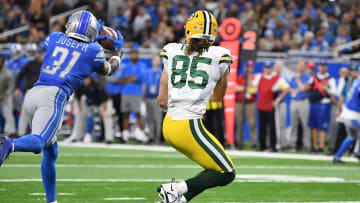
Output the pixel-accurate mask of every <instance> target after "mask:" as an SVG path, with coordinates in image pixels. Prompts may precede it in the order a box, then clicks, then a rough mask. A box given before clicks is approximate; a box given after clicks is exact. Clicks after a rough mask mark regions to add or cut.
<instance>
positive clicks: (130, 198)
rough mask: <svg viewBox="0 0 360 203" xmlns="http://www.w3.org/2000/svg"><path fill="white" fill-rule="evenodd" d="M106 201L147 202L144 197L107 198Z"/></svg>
mask: <svg viewBox="0 0 360 203" xmlns="http://www.w3.org/2000/svg"><path fill="white" fill-rule="evenodd" d="M104 200H120V201H121V200H123V201H125V200H146V198H144V197H107V198H104Z"/></svg>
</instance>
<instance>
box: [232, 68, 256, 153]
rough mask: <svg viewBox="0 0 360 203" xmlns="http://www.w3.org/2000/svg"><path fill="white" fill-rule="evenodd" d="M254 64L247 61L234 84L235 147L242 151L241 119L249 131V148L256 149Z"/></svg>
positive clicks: (242, 132) (242, 131) (242, 129)
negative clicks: (246, 123)
mask: <svg viewBox="0 0 360 203" xmlns="http://www.w3.org/2000/svg"><path fill="white" fill-rule="evenodd" d="M253 71H254V62H253V61H248V62H247V63H246V66H245V70H244V74H243V75H240V76H239V77H238V79H237V82H236V106H235V113H236V126H237V127H236V142H235V146H236V147H237V148H238V149H242V148H243V146H244V136H243V134H244V126H243V119H247V121H248V124H249V129H250V138H251V148H253V149H256V144H257V133H256V87H255V86H254V84H253V82H254V80H255V75H254V74H253ZM245 73H247V77H246V80H247V85H248V86H247V91H246V94H245V118H243V111H242V108H243V107H242V100H243V98H244V90H245V80H244V75H245Z"/></svg>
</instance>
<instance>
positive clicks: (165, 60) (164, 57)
mask: <svg viewBox="0 0 360 203" xmlns="http://www.w3.org/2000/svg"><path fill="white" fill-rule="evenodd" d="M166 49H168V45H166V46H164V48H163V49H162V50H161V51H160V58H161V61H162V63H163V65H164V67H165V70H166V71H168V52H167V50H166Z"/></svg>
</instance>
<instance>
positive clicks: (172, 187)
mask: <svg viewBox="0 0 360 203" xmlns="http://www.w3.org/2000/svg"><path fill="white" fill-rule="evenodd" d="M157 191H158V192H159V196H160V198H162V199H163V201H162V203H180V198H181V196H180V195H179V192H178V190H177V188H176V183H175V179H172V181H171V183H166V184H161V185H160V186H159V187H158V189H157Z"/></svg>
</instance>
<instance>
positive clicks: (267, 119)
mask: <svg viewBox="0 0 360 203" xmlns="http://www.w3.org/2000/svg"><path fill="white" fill-rule="evenodd" d="M259 124H260V126H259V127H260V129H259V134H260V136H259V140H260V150H265V149H266V148H267V143H266V140H267V135H268V134H270V147H271V149H272V150H276V131H275V114H274V110H273V111H260V110H259Z"/></svg>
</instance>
